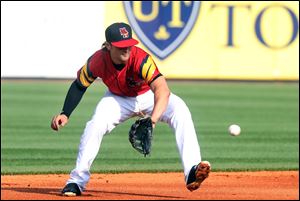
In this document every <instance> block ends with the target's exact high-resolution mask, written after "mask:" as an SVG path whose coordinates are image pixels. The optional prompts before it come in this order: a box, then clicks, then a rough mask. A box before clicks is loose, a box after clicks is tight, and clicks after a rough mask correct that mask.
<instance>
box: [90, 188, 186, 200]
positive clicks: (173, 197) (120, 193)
mask: <svg viewBox="0 0 300 201" xmlns="http://www.w3.org/2000/svg"><path fill="white" fill-rule="evenodd" d="M88 192H92V193H97V194H103V193H105V194H115V195H130V196H144V197H149V198H150V197H153V198H160V199H163V198H164V199H180V198H181V199H182V198H183V197H178V196H169V195H157V194H146V193H127V192H116V191H98V190H88V191H87V193H88Z"/></svg>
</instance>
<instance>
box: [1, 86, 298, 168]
mask: <svg viewBox="0 0 300 201" xmlns="http://www.w3.org/2000/svg"><path fill="white" fill-rule="evenodd" d="M70 84H71V81H69V82H62V81H57V82H53V81H17V82H16V81H2V82H1V174H23V173H32V174H38V173H69V172H70V171H71V170H72V169H73V168H74V166H75V162H76V157H77V148H78V144H79V140H80V136H81V134H82V131H83V129H84V127H85V123H86V122H87V121H88V120H89V119H90V117H91V115H92V114H93V111H94V108H95V106H96V104H97V102H98V101H99V100H100V99H101V97H102V95H103V93H104V91H105V90H106V87H105V86H104V85H103V84H102V83H101V82H98V81H97V82H96V83H94V84H93V85H92V86H91V87H90V88H89V89H88V91H87V92H86V94H85V96H84V97H83V99H82V100H81V103H80V104H79V105H78V107H77V108H76V110H75V111H74V112H73V114H72V116H71V119H70V121H69V124H68V125H67V126H66V127H65V128H63V129H62V130H60V131H59V132H54V131H52V130H51V129H50V120H51V118H52V116H53V115H55V114H57V113H59V112H60V110H61V108H62V105H63V102H64V98H65V95H66V93H67V90H68V88H69V86H70ZM169 87H170V89H171V90H172V92H173V93H175V94H177V95H178V96H180V97H181V98H182V99H183V100H184V101H185V102H186V104H187V105H188V106H189V108H190V111H191V113H192V116H193V121H194V124H195V128H196V131H197V134H198V140H199V143H200V146H201V155H202V160H208V161H210V163H211V164H212V169H213V171H254V170H298V169H299V123H298V122H299V112H298V111H299V83H255V82H171V81H169ZM133 122H134V119H131V120H128V121H127V122H125V123H124V124H122V125H119V126H118V127H117V128H116V129H114V130H113V131H112V133H110V134H109V135H106V136H105V137H104V139H103V141H102V146H101V149H100V152H99V154H98V156H97V158H96V160H95V161H94V163H93V165H92V169H91V171H92V172H94V173H95V172H99V173H104V172H112V173H115V172H133V171H137V172H142V171H143V172H146V171H147V172H167V171H182V166H181V161H180V158H179V154H178V152H177V148H176V143H175V137H174V135H173V133H172V131H171V129H170V128H169V127H168V126H167V125H166V124H163V123H159V124H158V125H157V127H156V129H155V131H154V140H153V148H152V154H151V156H150V157H147V158H144V157H143V156H142V155H141V154H139V153H138V152H136V151H135V150H133V148H132V147H131V145H130V143H129V141H128V130H129V128H130V125H131V124H132V123H133ZM232 123H237V124H239V125H240V126H241V128H242V133H241V135H240V136H237V137H232V136H230V135H229V134H228V132H227V128H228V126H229V125H230V124H232Z"/></svg>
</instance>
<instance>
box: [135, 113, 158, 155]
mask: <svg viewBox="0 0 300 201" xmlns="http://www.w3.org/2000/svg"><path fill="white" fill-rule="evenodd" d="M152 132H153V128H152V120H151V118H150V117H145V118H140V119H138V120H136V121H135V123H134V124H132V126H131V128H130V130H129V142H130V143H131V145H132V147H133V148H134V149H136V150H137V151H138V152H140V153H142V154H144V156H145V157H146V156H147V155H148V154H150V152H151V141H152V137H153V136H152Z"/></svg>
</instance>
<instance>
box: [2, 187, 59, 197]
mask: <svg viewBox="0 0 300 201" xmlns="http://www.w3.org/2000/svg"><path fill="white" fill-rule="evenodd" d="M1 190H9V191H17V192H21V193H37V194H43V195H45V194H48V195H60V191H61V189H58V188H30V187H27V188H25V187H23V188H20V187H3V188H2V187H1Z"/></svg>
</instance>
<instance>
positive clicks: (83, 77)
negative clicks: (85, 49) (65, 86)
mask: <svg viewBox="0 0 300 201" xmlns="http://www.w3.org/2000/svg"><path fill="white" fill-rule="evenodd" d="M79 80H80V83H81V84H82V85H83V86H84V87H89V86H90V85H91V83H92V82H93V81H94V80H95V79H94V78H91V77H89V76H88V73H87V65H86V64H85V65H84V66H83V67H82V68H81V70H80V75H79Z"/></svg>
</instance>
